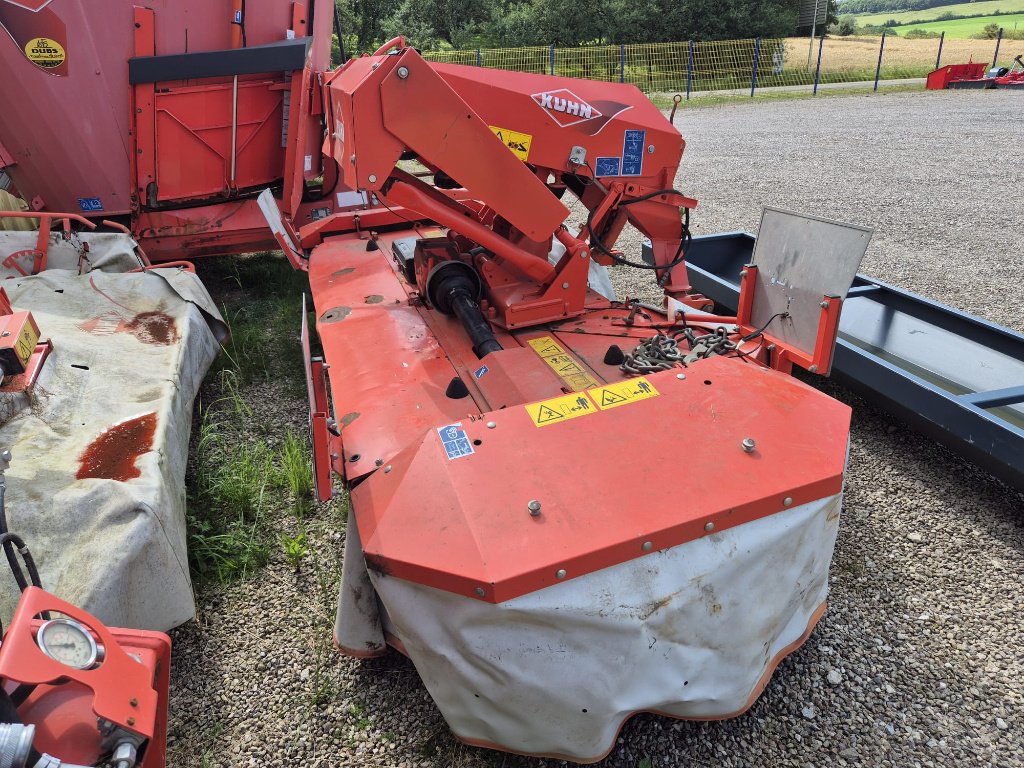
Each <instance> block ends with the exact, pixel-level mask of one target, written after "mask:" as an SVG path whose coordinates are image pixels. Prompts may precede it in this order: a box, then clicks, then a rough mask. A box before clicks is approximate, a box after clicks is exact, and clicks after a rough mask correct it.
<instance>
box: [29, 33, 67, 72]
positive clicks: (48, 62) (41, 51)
mask: <svg viewBox="0 0 1024 768" xmlns="http://www.w3.org/2000/svg"><path fill="white" fill-rule="evenodd" d="M25 55H26V56H28V60H29V61H31V62H32V63H33V64H37V65H38V66H40V67H42V68H43V69H56V68H57V67H59V66H60V65H61V64H63V63H64V59H65V58H66V56H65V54H64V46H62V45H61V44H60V43H58V42H57V41H56V40H51V39H50V38H48V37H33V38H32V39H31V40H29V41H28V42H27V43H26V44H25Z"/></svg>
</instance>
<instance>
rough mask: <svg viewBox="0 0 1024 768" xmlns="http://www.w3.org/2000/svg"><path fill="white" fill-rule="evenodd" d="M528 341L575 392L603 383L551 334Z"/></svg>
mask: <svg viewBox="0 0 1024 768" xmlns="http://www.w3.org/2000/svg"><path fill="white" fill-rule="evenodd" d="M526 343H527V344H529V345H530V346H531V347H532V348H533V351H534V352H536V353H537V354H538V355H540V356H541V357H542V358H544V362H545V363H547V364H548V367H549V368H551V370H553V371H554V372H555V373H557V374H558V376H559V378H560V379H561V380H562V381H564V382H565V385H566V386H567V387H569V389H571V390H572V391H573V392H582V391H583V390H584V389H589V388H590V387H596V386H598V385H599V384H600V383H601V382H599V381H598V380H597V379H595V378H594V377H593V376H591V375H590V374H589V373H587V371H586V370H585V369H584V368H583V366H582V365H580V364H579V363H577V362H576V360H575V359H574V358H573V357H572V355H570V354H568V353H567V352H566V351H565V350H564V349H562V345H561V344H559V343H558V342H557V341H555V340H554V339H553V338H551V337H550V336H539V337H538V338H536V339H530V340H529V341H528V342H526Z"/></svg>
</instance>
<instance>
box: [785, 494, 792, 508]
mask: <svg viewBox="0 0 1024 768" xmlns="http://www.w3.org/2000/svg"><path fill="white" fill-rule="evenodd" d="M792 504H793V497H792V496H787V497H786V498H784V499H783V500H782V506H784V507H788V506H791V505H792Z"/></svg>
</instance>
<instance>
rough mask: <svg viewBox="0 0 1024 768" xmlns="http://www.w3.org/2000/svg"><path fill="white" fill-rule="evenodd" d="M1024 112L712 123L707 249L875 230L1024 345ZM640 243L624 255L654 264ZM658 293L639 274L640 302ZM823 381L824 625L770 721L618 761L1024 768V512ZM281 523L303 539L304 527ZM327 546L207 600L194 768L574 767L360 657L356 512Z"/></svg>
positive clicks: (176, 722) (198, 666) (788, 107)
mask: <svg viewBox="0 0 1024 768" xmlns="http://www.w3.org/2000/svg"><path fill="white" fill-rule="evenodd" d="M1022 98H1024V96H1022V94H1020V93H1013V92H1008V91H955V92H953V91H951V92H937V93H933V92H922V93H909V94H908V93H898V94H889V95H875V96H835V97H828V98H823V99H818V100H816V101H812V100H811V99H800V100H793V101H779V102H762V103H736V104H727V105H724V106H708V107H695V108H686V109H683V110H682V111H681V112H680V113H679V115H678V116H677V120H676V122H677V125H678V126H679V128H680V130H681V132H682V133H683V136H684V137H685V138H686V140H687V142H688V146H687V150H686V153H685V155H684V160H683V164H682V168H681V171H680V176H679V178H678V180H677V187H678V188H679V189H680V190H682V191H683V192H685V193H686V194H689V195H692V196H694V197H696V198H698V199H699V200H700V206H699V207H698V209H697V211H696V212H695V214H694V216H693V223H694V233H695V234H702V233H711V232H718V231H727V230H736V229H745V230H749V231H756V227H757V224H758V221H759V218H760V211H761V207H762V206H764V205H772V206H780V207H784V208H789V209H792V210H797V211H802V212H808V213H815V214H819V215H822V216H827V217H834V218H838V219H843V220H847V221H852V222H856V223H860V224H866V225H870V226H874V227H875V228H876V234H875V236H874V238H873V240H872V243H871V246H870V248H869V250H868V254H867V257H866V259H865V261H864V264H863V266H862V271H864V272H866V273H868V274H870V275H873V276H876V277H878V278H881V279H883V280H885V281H888V282H891V283H894V284H896V285H899V286H903V287H906V288H909V289H911V290H913V291H917V292H920V293H922V294H924V295H926V296H928V297H930V298H933V299H937V300H939V301H942V302H945V303H948V304H952V305H955V306H958V307H962V308H966V309H968V310H969V311H971V312H974V313H976V314H979V315H981V316H983V317H986V318H988V319H990V320H994V321H997V322H999V323H1002V324H1005V325H1008V326H1011V327H1013V328H1015V329H1017V330H1019V331H1024V316H1022V314H1021V310H1020V308H1021V306H1024V280H1022V279H1021V278H1020V275H1021V274H1022V273H1024V214H1022V212H1021V207H1020V204H1019V196H1020V194H1021V192H1022V190H1024V171H1022V168H1024V164H1022V163H1021V162H1020V161H1019V159H1016V158H1014V156H1013V155H1012V151H1011V152H1007V151H1004V149H1003V147H1004V146H1005V145H1006V144H1007V143H1010V142H1012V141H1014V140H1015V139H1016V140H1018V141H1017V143H1018V144H1019V137H1020V131H1021V123H1020V114H1021V105H1022V104H1024V101H1022ZM574 218H578V211H577V212H575V214H574ZM635 240H636V238H635V236H634V237H633V242H629V241H624V242H623V245H630V246H631V248H630V249H629V250H628V254H629V255H631V256H633V257H638V256H639V251H638V243H636V242H635ZM635 278H636V275H635V273H630V272H624V271H623V270H622V268H618V269H617V270H616V273H615V275H614V279H615V280H616V282H617V285H618V288H619V290H620V292H629V293H632V294H636V293H637V292H638V289H637V287H636V283H634V282H632V281H633V280H634V279H635ZM645 279H649V278H645ZM210 288H211V290H212V291H214V292H215V293H216V292H217V291H218V290H220V286H218V285H210ZM965 364H969V361H965ZM823 386H824V387H825V388H826V390H827V391H829V392H830V393H831V394H833V395H834V396H836V397H838V398H839V399H841V400H843V401H845V402H848V403H850V404H851V405H853V407H854V417H853V445H852V450H851V454H850V467H849V473H848V477H847V490H846V499H845V506H844V514H843V518H842V525H841V529H840V535H839V542H838V545H837V549H836V553H835V559H834V562H833V568H832V587H831V588H832V591H831V598H830V607H829V610H828V612H827V613H826V615H825V617H824V619H823V620H822V621H821V623H820V624H819V625H818V627H817V629H816V630H815V631H814V633H813V634H812V635H811V637H810V639H809V640H808V642H807V643H806V645H805V646H804V647H803V648H802V649H801V650H800V651H798V652H796V653H795V654H793V655H792V656H790V657H789V658H787V659H786V660H785V661H783V663H782V664H781V665H780V666H779V668H778V671H777V672H776V673H775V676H774V678H773V679H772V681H771V683H770V684H769V685H768V687H767V689H766V690H765V692H764V694H763V695H762V696H761V698H760V699H759V700H758V701H757V702H756V703H755V704H754V706H753V707H752V709H751V710H750V711H749V712H748V713H747V714H745V715H744V716H742V717H739V718H736V719H734V720H730V721H725V722H715V723H691V722H673V721H670V720H667V719H665V718H660V717H653V716H647V715H641V716H638V717H636V718H634V719H633V720H632V721H630V722H629V723H628V724H627V725H626V727H625V728H624V729H623V732H622V734H621V738H620V740H619V745H618V746H617V748H616V749H615V750H613V752H612V753H611V755H610V756H609V757H608V758H607V759H606V761H604V763H602V764H603V765H608V766H624V767H628V768H653V767H654V766H684V765H694V766H704V765H715V766H778V765H787V766H788V765H793V766H801V767H802V766H828V765H885V766H900V767H902V766H919V765H923V766H934V765H956V766H981V765H986V766H987V765H992V766H1024V684H1022V680H1024V631H1022V624H1024V622H1022V618H1021V617H1022V616H1024V496H1022V495H1021V494H1019V493H1016V492H1013V491H1010V490H1008V489H1007V488H1006V487H1005V486H1003V485H1001V484H999V483H997V482H996V481H994V480H992V479H990V478H989V477H988V476H986V475H984V474H982V473H980V472H978V471H977V470H975V469H974V468H973V467H972V466H970V465H968V464H966V463H964V462H963V461H961V460H959V459H958V458H956V457H954V456H952V455H950V454H949V453H948V452H946V451H945V450H944V449H942V448H940V447H938V446H937V445H936V444H934V443H933V442H931V441H929V440H926V439H924V438H922V437H921V436H919V435H917V434H916V433H913V432H911V431H909V430H908V429H907V428H905V427H904V426H902V425H901V424H899V423H895V422H893V420H892V419H890V418H889V417H887V416H886V415H885V414H882V413H880V412H878V411H876V410H874V409H872V408H871V407H870V406H867V405H865V404H864V403H863V402H862V401H861V400H859V399H857V398H856V397H854V396H853V395H851V394H849V393H847V392H846V391H844V390H841V389H839V388H837V387H834V386H832V385H831V384H830V383H828V382H825V383H824V384H823ZM246 397H247V399H248V400H249V401H250V403H251V405H252V407H253V409H254V412H255V413H254V419H255V420H259V421H261V422H262V423H264V424H266V425H270V427H271V428H272V429H274V430H277V429H280V430H282V431H283V429H284V428H285V427H287V426H291V427H293V428H296V429H302V428H303V427H304V424H305V419H306V411H305V407H306V406H305V404H304V403H303V402H302V401H301V400H296V399H295V397H294V395H293V394H292V393H291V391H290V390H289V391H285V389H284V388H275V387H269V386H265V385H261V386H260V387H258V388H253V389H250V390H249V391H247V392H246ZM264 524H265V525H268V526H273V527H281V528H284V529H285V530H288V531H292V532H294V530H295V529H296V526H297V525H298V524H299V523H298V522H297V520H296V519H295V517H294V515H292V514H291V513H290V512H284V511H282V513H281V514H280V516H279V517H278V518H276V519H275V518H271V519H268V520H266V521H265V523H264ZM303 525H304V527H305V530H306V533H307V542H308V545H309V550H310V551H309V553H308V554H307V555H306V557H305V558H304V559H303V561H302V564H301V566H300V567H299V568H298V569H297V570H296V569H294V568H293V567H292V566H291V565H290V564H289V563H288V562H287V560H286V557H285V556H284V554H283V553H281V552H280V551H278V552H277V554H275V555H274V556H273V557H272V558H271V562H270V564H269V565H268V566H267V567H266V568H265V569H262V570H259V571H258V572H256V573H255V574H254V575H252V576H250V577H248V578H246V579H244V580H242V581H240V582H237V583H235V584H233V585H231V586H228V587H204V588H203V589H202V590H200V592H199V594H198V603H199V606H200V612H201V616H200V619H199V620H198V621H197V622H196V623H194V624H190V625H188V626H185V627H182V628H180V629H179V630H177V631H176V632H175V633H174V637H173V639H174V642H175V646H174V665H173V669H172V679H171V682H172V692H171V701H170V710H171V711H170V735H169V741H170V755H169V760H168V765H171V766H268V765H274V766H278V765H283V766H292V765H300V764H301V765H305V766H324V767H326V766H339V765H344V766H379V767H381V768H383V767H384V766H410V767H411V766H424V767H426V766H463V767H466V766H542V765H558V764H560V763H555V762H551V761H543V760H536V759H526V758H519V757H513V756H510V755H502V754H499V753H494V752H488V751H485V750H480V749H475V748H470V747H464V746H462V745H460V744H459V743H457V742H456V741H455V740H454V739H453V738H452V737H451V736H450V735H449V733H448V730H447V728H446V726H445V723H444V721H443V720H442V718H441V717H440V715H439V713H438V712H437V710H436V709H435V707H434V705H433V703H432V701H431V699H430V698H429V696H428V695H427V693H426V691H425V690H424V688H423V686H422V684H421V683H420V681H419V678H418V676H417V674H416V672H415V670H414V668H413V667H412V665H411V664H410V663H409V662H408V661H407V660H405V659H404V658H403V657H401V656H399V655H398V654H396V653H393V654H391V655H389V656H388V657H385V658H384V659H380V660H376V661H372V662H368V663H360V662H356V661H353V660H350V659H346V658H343V657H341V656H339V655H338V654H337V653H335V652H334V650H333V648H332V647H331V625H332V622H333V612H334V601H335V600H336V585H337V580H338V574H339V569H340V556H341V548H342V542H343V537H344V509H343V506H342V504H341V503H340V502H335V503H332V504H329V505H324V506H323V507H319V508H317V509H315V510H313V511H312V512H311V513H310V514H308V515H307V516H306V518H305V520H304V522H303ZM278 549H280V548H278Z"/></svg>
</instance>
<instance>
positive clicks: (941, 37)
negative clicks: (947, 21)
mask: <svg viewBox="0 0 1024 768" xmlns="http://www.w3.org/2000/svg"><path fill="white" fill-rule="evenodd" d="M945 41H946V33H945V32H943V33H942V34H941V35H939V52H938V53H937V54H936V55H935V68H936V69H938V68H939V67H941V66H942V63H941V62H942V44H943V43H944V42H945Z"/></svg>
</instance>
